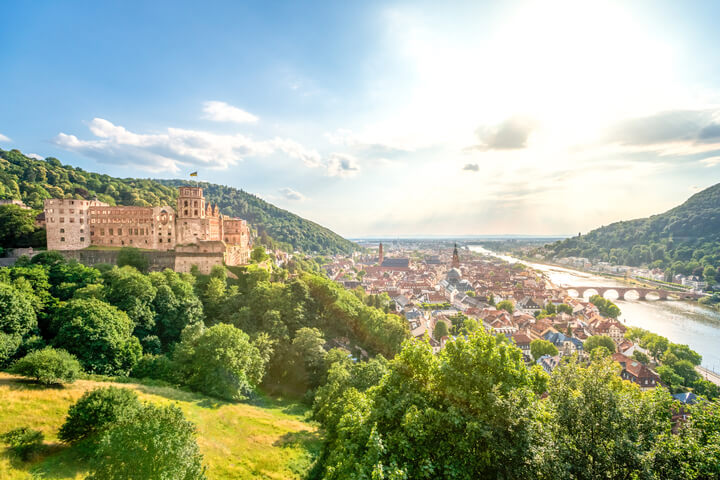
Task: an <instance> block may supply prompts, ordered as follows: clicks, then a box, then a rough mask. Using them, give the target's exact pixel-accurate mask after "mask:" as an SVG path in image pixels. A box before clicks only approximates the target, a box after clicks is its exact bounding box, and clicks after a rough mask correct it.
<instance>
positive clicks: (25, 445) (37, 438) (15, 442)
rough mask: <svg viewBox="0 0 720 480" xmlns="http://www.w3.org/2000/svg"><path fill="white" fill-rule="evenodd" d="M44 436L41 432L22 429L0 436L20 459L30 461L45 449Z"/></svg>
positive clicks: (27, 428)
mask: <svg viewBox="0 0 720 480" xmlns="http://www.w3.org/2000/svg"><path fill="white" fill-rule="evenodd" d="M43 438H44V437H43V434H42V432H40V431H39V430H33V429H31V428H29V427H20V428H16V429H14V430H10V431H9V432H5V433H4V434H2V435H0V440H2V441H3V442H4V443H5V444H6V445H7V446H8V447H10V451H12V452H13V453H14V454H15V455H17V457H18V458H20V459H21V460H23V461H26V460H29V459H30V458H31V457H32V456H33V455H34V454H36V453H38V452H39V451H41V450H42V449H43Z"/></svg>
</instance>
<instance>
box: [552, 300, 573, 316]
mask: <svg viewBox="0 0 720 480" xmlns="http://www.w3.org/2000/svg"><path fill="white" fill-rule="evenodd" d="M555 310H556V311H557V313H567V314H568V315H572V312H573V308H572V307H571V306H570V305H568V304H567V303H561V304H560V305H558V306H557V307H556V308H555Z"/></svg>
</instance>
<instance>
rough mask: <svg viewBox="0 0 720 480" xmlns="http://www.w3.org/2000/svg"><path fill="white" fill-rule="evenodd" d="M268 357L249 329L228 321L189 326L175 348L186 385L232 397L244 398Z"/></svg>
mask: <svg viewBox="0 0 720 480" xmlns="http://www.w3.org/2000/svg"><path fill="white" fill-rule="evenodd" d="M268 357H269V353H268V352H261V351H259V350H258V348H257V347H256V346H255V344H253V343H252V342H251V341H250V338H249V337H248V335H247V334H246V333H245V332H243V331H242V330H240V329H238V328H235V327H234V326H232V325H228V324H224V323H220V324H218V325H215V326H213V327H210V328H208V329H204V328H203V327H202V325H199V324H198V325H192V326H190V327H187V328H186V329H185V330H183V334H182V341H181V342H180V343H179V344H178V346H177V347H176V350H175V362H176V364H177V366H178V370H179V371H178V373H179V377H180V378H181V379H182V381H183V383H184V384H185V385H187V386H188V387H190V388H192V389H193V390H196V391H199V392H202V393H205V394H207V395H212V396H214V397H218V398H224V399H228V400H239V399H243V398H245V395H246V394H247V393H249V392H250V391H251V390H252V389H253V388H254V387H256V386H257V385H258V383H259V382H260V380H261V379H262V377H263V374H264V369H265V364H266V363H267V360H268Z"/></svg>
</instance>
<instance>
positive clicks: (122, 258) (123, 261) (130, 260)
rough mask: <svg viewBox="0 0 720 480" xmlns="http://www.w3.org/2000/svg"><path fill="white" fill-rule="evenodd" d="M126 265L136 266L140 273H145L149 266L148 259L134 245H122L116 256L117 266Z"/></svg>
mask: <svg viewBox="0 0 720 480" xmlns="http://www.w3.org/2000/svg"><path fill="white" fill-rule="evenodd" d="M125 265H128V266H130V267H134V268H136V269H137V270H138V271H140V272H142V273H147V271H148V267H149V266H150V260H148V258H147V257H146V256H145V254H143V253H142V252H141V251H140V249H139V248H136V247H122V248H121V249H120V252H118V256H117V266H118V267H124V266H125Z"/></svg>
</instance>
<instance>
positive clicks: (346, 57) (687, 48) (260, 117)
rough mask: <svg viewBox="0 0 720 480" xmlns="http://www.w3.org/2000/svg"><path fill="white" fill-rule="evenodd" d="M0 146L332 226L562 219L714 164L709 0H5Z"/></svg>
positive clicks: (657, 208) (648, 200) (718, 78)
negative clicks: (199, 185)
mask: <svg viewBox="0 0 720 480" xmlns="http://www.w3.org/2000/svg"><path fill="white" fill-rule="evenodd" d="M0 17H2V18H3V22H2V28H0V148H3V149H6V150H9V149H13V148H16V149H19V150H21V151H22V152H24V153H26V154H31V155H32V156H36V157H37V158H45V157H48V156H53V157H57V158H58V159H60V160H61V161H62V162H63V163H65V164H70V165H73V166H79V167H82V168H83V169H85V170H89V171H95V172H102V173H107V174H110V175H115V176H120V177H140V178H189V173H191V172H194V171H197V172H198V179H199V180H202V181H209V182H213V183H220V184H224V185H230V186H233V187H237V188H242V189H244V190H245V191H248V192H251V193H254V194H256V195H258V196H260V197H262V198H263V199H265V200H267V201H269V202H271V203H273V204H276V205H278V206H280V207H282V208H285V209H288V210H290V211H292V212H294V213H297V214H299V215H301V216H303V217H305V218H308V219H311V220H313V221H315V222H317V223H320V224H322V225H325V226H327V227H329V228H331V229H333V230H335V231H336V232H338V233H340V234H342V235H345V236H348V237H360V236H390V237H392V236H396V235H397V236H408V235H492V234H496V235H497V234H534V235H562V234H574V233H577V232H587V231H589V230H591V229H592V228H595V227H598V226H601V225H607V224H609V223H612V222H614V221H618V220H627V219H631V218H637V217H643V216H647V215H651V214H654V213H660V212H662V211H665V210H667V209H669V208H672V207H673V206H675V205H677V204H679V203H682V202H683V201H684V200H685V199H686V198H688V197H689V196H690V195H692V194H693V193H695V192H697V191H699V190H701V189H703V188H706V187H709V186H711V185H713V184H715V183H716V182H718V181H720V56H718V55H717V46H718V45H720V29H718V28H717V22H716V20H717V19H718V18H720V3H718V2H714V1H708V2H700V1H687V2H676V1H661V0H645V1H642V0H637V1H633V2H627V1H617V2H612V1H603V2H585V1H582V0H571V1H512V0H510V1H494V2H489V1H485V2H481V1H467V2H453V1H443V2H435V1H432V2H423V1H414V2H393V1H383V2H376V1H372V0H365V1H354V0H348V1H342V2H337V1H334V2H313V1H308V2H267V1H264V2H263V1H259V2H239V1H228V2H219V1H204V2H184V1H178V0H174V1H162V0H154V1H152V2H145V1H131V0H124V1H109V2H96V1H84V2H81V1H66V2H57V1H43V0H38V1H33V2H27V1H22V0H5V1H3V2H0Z"/></svg>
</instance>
